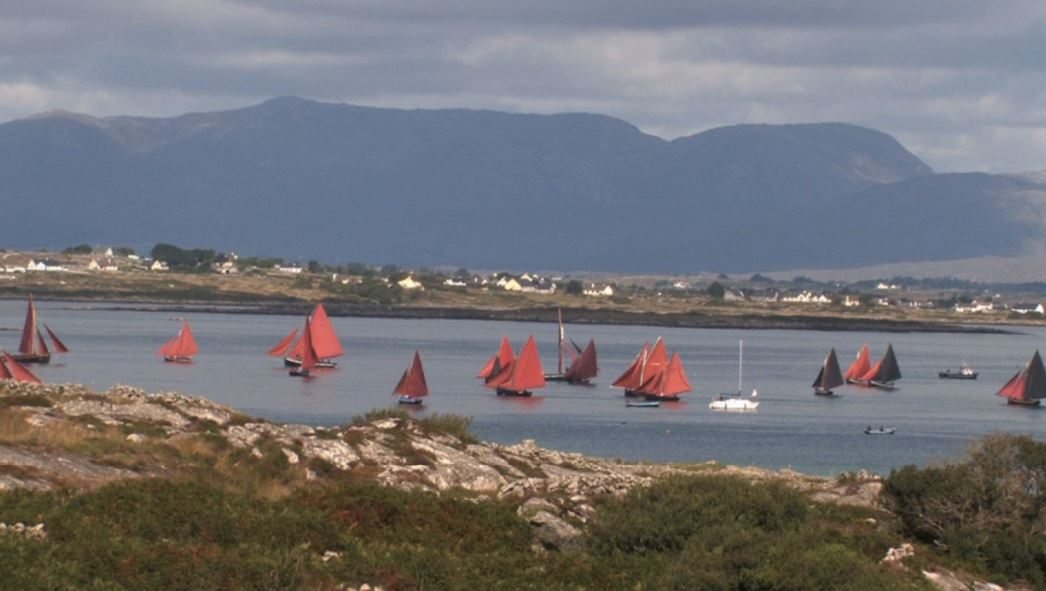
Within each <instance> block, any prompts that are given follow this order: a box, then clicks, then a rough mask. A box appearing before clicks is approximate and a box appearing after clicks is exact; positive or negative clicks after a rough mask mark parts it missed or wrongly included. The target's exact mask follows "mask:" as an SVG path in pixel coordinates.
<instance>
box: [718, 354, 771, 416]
mask: <svg viewBox="0 0 1046 591" xmlns="http://www.w3.org/2000/svg"><path fill="white" fill-rule="evenodd" d="M744 359H745V342H744V341H743V340H741V341H738V342H737V392H736V393H735V392H724V393H722V394H720V395H719V398H716V399H715V400H713V401H712V402H709V403H708V408H710V409H712V410H756V409H758V408H759V401H758V400H755V398H756V397H757V396H759V392H758V391H757V390H755V389H753V390H752V394H751V395H750V396H749V397H748V398H742V397H741V389H742V388H741V385H742V383H743V378H744Z"/></svg>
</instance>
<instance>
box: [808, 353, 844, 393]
mask: <svg viewBox="0 0 1046 591" xmlns="http://www.w3.org/2000/svg"><path fill="white" fill-rule="evenodd" d="M845 383H846V380H844V379H843V374H842V373H841V372H840V371H839V359H838V358H837V357H836V356H835V348H832V350H831V351H829V352H828V357H825V358H824V363H823V364H821V371H820V373H818V374H817V378H816V379H814V383H813V388H814V394H817V395H818V396H833V395H834V394H835V393H834V392H832V388H838V387H839V386H842V385H843V384H845Z"/></svg>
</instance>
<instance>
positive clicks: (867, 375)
mask: <svg viewBox="0 0 1046 591" xmlns="http://www.w3.org/2000/svg"><path fill="white" fill-rule="evenodd" d="M882 368H883V360H882V359H880V360H879V362H878V363H876V364H875V365H873V366H872V367H870V368H868V371H866V372H864V374H863V375H861V376H859V377H858V378H857V380H858V381H861V382H870V381H872V380H874V379H876V378H878V377H879V371H880V370H882Z"/></svg>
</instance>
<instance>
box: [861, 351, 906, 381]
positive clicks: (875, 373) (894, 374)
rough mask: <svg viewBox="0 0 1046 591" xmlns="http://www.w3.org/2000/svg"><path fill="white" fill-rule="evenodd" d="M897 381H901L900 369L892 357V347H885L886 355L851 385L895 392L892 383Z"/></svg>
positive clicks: (894, 357) (895, 358)
mask: <svg viewBox="0 0 1046 591" xmlns="http://www.w3.org/2000/svg"><path fill="white" fill-rule="evenodd" d="M899 379H901V368H900V367H898V366H897V357H896V356H894V353H893V345H887V346H886V354H885V355H883V358H882V359H880V360H879V362H878V363H876V364H875V365H873V366H872V367H870V368H868V371H866V372H864V374H863V375H862V376H861V377H859V378H857V379H855V380H853V381H852V382H851V383H854V384H857V385H860V386H868V387H871V388H879V389H880V390H895V389H897V387H896V386H894V385H893V383H894V382H896V381H897V380H899Z"/></svg>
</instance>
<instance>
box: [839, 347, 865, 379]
mask: <svg viewBox="0 0 1046 591" xmlns="http://www.w3.org/2000/svg"><path fill="white" fill-rule="evenodd" d="M871 365H872V361H871V354H870V353H869V352H868V345H861V350H860V351H858V352H857V358H856V359H854V362H853V363H851V364H850V367H849V368H848V369H847V370H846V374H844V375H843V378H844V379H846V380H859V379H861V376H863V375H864V374H866V373H868V369H869V367H871Z"/></svg>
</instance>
